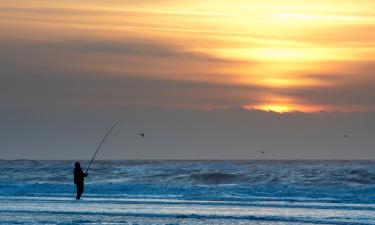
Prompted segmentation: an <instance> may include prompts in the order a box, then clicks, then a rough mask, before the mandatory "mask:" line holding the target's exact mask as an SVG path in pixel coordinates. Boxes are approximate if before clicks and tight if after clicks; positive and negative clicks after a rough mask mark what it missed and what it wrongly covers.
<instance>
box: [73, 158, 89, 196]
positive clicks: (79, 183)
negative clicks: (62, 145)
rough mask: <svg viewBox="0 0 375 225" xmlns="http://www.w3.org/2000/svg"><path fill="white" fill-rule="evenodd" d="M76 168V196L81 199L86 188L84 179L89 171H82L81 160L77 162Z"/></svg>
mask: <svg viewBox="0 0 375 225" xmlns="http://www.w3.org/2000/svg"><path fill="white" fill-rule="evenodd" d="M74 166H75V168H74V184H75V185H76V189H77V196H76V199H81V195H82V193H83V190H84V180H85V177H87V175H88V174H87V173H84V172H83V171H82V168H81V165H80V164H79V162H76V163H75V164H74Z"/></svg>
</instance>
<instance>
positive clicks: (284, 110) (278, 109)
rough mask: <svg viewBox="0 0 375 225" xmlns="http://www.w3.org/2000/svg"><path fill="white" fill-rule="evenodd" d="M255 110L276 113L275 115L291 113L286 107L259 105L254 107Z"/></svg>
mask: <svg viewBox="0 0 375 225" xmlns="http://www.w3.org/2000/svg"><path fill="white" fill-rule="evenodd" d="M255 109H259V110H263V111H267V112H277V113H287V112H291V111H293V109H292V108H290V106H287V105H261V106H256V107H255Z"/></svg>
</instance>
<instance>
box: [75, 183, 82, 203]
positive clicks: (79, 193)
mask: <svg viewBox="0 0 375 225" xmlns="http://www.w3.org/2000/svg"><path fill="white" fill-rule="evenodd" d="M76 187H77V196H76V199H80V198H81V195H82V193H83V184H77V185H76Z"/></svg>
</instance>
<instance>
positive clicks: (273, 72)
mask: <svg viewBox="0 0 375 225" xmlns="http://www.w3.org/2000/svg"><path fill="white" fill-rule="evenodd" d="M0 12H1V14H0V28H1V31H0V41H1V42H2V44H4V43H5V44H6V43H9V42H14V43H24V44H30V43H31V44H32V43H37V44H40V45H44V46H56V45H62V46H63V47H64V46H68V48H72V49H74V50H75V51H74V52H73V53H72V52H70V53H69V54H68V56H66V55H64V54H65V53H64V52H63V51H58V52H55V53H56V54H54V56H56V55H57V56H58V57H60V55H61V58H62V59H64V60H63V61H64V63H61V61H59V60H54V58H53V57H52V58H51V60H50V61H48V60H47V61H48V63H46V64H44V65H43V66H41V67H38V68H39V69H43V68H45V67H46V66H48V67H49V68H53V69H55V70H66V71H71V70H79V71H82V70H84V71H94V72H96V73H99V74H102V76H114V77H116V76H120V77H121V76H126V77H135V78H142V79H143V78H144V79H156V80H173V81H187V82H201V83H202V82H203V83H209V84H215V85H221V84H224V85H233V86H236V85H237V86H239V87H241V88H246V87H249V88H254V90H252V91H249V92H246V91H245V92H243V93H242V92H241V94H238V93H233V92H230V93H226V92H224V91H223V92H220V91H215V92H205V91H204V92H205V93H202V95H207V96H214V95H215V96H218V97H216V98H220V97H222V98H230V99H233V100H236V98H238V99H241V101H240V102H241V103H240V105H241V106H242V107H244V108H257V109H262V110H273V111H277V112H286V111H293V110H300V111H306V112H311V111H321V110H326V111H329V110H338V111H353V110H354V111H355V110H360V111H368V110H371V111H372V110H375V103H371V98H372V97H373V96H374V94H373V93H374V92H375V91H373V90H374V89H373V88H374V85H373V84H374V79H375V75H374V74H373V71H375V64H374V62H375V61H374V60H375V2H373V1H363V0H362V1H361V0H353V1H345V2H344V1H336V0H331V1H323V0H315V1H278V0H264V1H248V0H246V1H245V0H233V1H219V2H218V1H195V0H192V1H185V2H183V1H170V0H157V1H142V0H141V1H132V0H129V1H126V0H124V1H119V0H108V1H98V0H86V1H83V0H80V1H77V0H67V1H54V0H48V1H47V0H46V1H43V0H27V1H20V0H9V1H8V0H5V1H1V2H0ZM129 43H130V44H129ZM134 43H135V44H134ZM28 46H29V45H28ZM124 46H126V47H124ZM127 46H129V47H127ZM120 48H121V51H120V50H118V49H120ZM93 49H94V50H93ZM57 56H56V59H57V58H58V57H57ZM47 58H49V57H47ZM59 59H60V58H59ZM33 64H34V63H33ZM361 90H363V91H364V95H363V99H362V97H361V95H358V91H361ZM341 93H348V94H347V96H346V95H342V94H341ZM175 94H177V95H181V96H190V95H191V93H175ZM199 95H200V93H195V94H194V96H199ZM221 95H222V96H221ZM239 95H241V96H239ZM340 96H342V98H345V99H348V100H347V101H346V100H343V99H341V98H340ZM197 98H199V97H197ZM247 99H248V101H247ZM374 102H375V101H374ZM163 104H164V105H168V106H172V107H173V106H176V107H180V106H186V107H189V106H192V107H194V103H185V102H184V101H183V100H181V101H180V103H176V102H171V103H163ZM225 106H226V105H225V104H224V105H218V104H216V103H210V102H207V104H206V108H210V107H213V108H215V107H225ZM227 106H228V107H229V106H233V105H231V104H228V105H227ZM197 107H198V108H199V107H205V105H204V104H203V105H202V104H200V105H199V106H197Z"/></svg>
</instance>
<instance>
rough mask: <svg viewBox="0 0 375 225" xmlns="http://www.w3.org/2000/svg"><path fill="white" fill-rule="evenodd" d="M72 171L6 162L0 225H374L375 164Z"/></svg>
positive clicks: (170, 164) (0, 168) (187, 164)
mask: <svg viewBox="0 0 375 225" xmlns="http://www.w3.org/2000/svg"><path fill="white" fill-rule="evenodd" d="M73 163H74V162H72V161H30V160H13V161H6V160H1V161H0V181H1V182H0V223H1V222H2V223H5V224H14V223H17V224H19V223H21V224H22V223H25V224H30V223H35V224H42V223H44V224H56V223H57V224H75V223H78V224H103V223H110V224H126V223H127V224H249V223H251V224H304V223H307V224H375V161H99V162H95V164H94V165H93V167H92V168H91V169H90V171H89V177H88V178H87V179H86V192H85V193H84V195H83V200H81V201H76V200H74V191H75V188H74V185H73V177H72V171H73ZM86 165H87V162H82V166H83V168H85V166H86ZM36 215H37V216H36Z"/></svg>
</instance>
